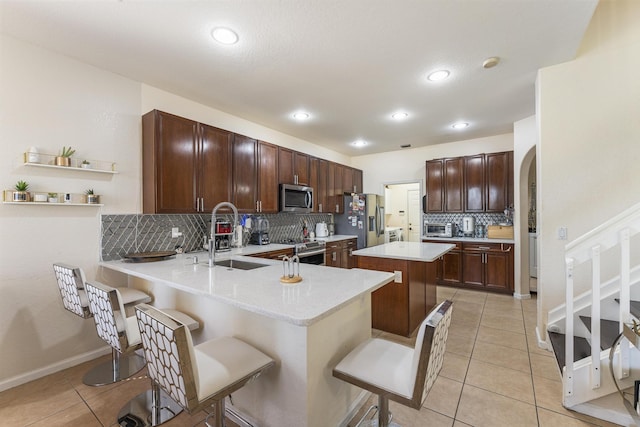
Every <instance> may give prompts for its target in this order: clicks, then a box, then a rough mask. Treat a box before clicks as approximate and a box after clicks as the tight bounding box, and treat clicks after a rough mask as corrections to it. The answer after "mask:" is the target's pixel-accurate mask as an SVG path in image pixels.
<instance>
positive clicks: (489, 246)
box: [462, 242, 513, 252]
mask: <svg viewBox="0 0 640 427" xmlns="http://www.w3.org/2000/svg"><path fill="white" fill-rule="evenodd" d="M512 247H513V245H511V244H508V243H480V242H478V243H467V242H465V243H464V244H463V245H462V248H463V250H465V251H485V252H510V251H511V248H512Z"/></svg>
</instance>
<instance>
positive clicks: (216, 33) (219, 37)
mask: <svg viewBox="0 0 640 427" xmlns="http://www.w3.org/2000/svg"><path fill="white" fill-rule="evenodd" d="M211 37H213V39H214V40H215V41H217V42H218V43H222V44H235V43H237V42H238V35H237V34H236V33H235V31H233V30H231V29H229V28H225V27H216V28H214V29H213V30H212V31H211Z"/></svg>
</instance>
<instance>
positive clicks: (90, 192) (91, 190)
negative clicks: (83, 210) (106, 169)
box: [84, 188, 93, 196]
mask: <svg viewBox="0 0 640 427" xmlns="http://www.w3.org/2000/svg"><path fill="white" fill-rule="evenodd" d="M84 194H86V195H87V196H93V188H90V189H88V190H87V191H85V192H84Z"/></svg>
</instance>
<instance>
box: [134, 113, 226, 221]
mask: <svg viewBox="0 0 640 427" xmlns="http://www.w3.org/2000/svg"><path fill="white" fill-rule="evenodd" d="M232 135H233V134H232V133H230V132H227V131H225V130H222V129H217V128H214V127H212V126H207V125H204V124H201V123H197V122H195V121H193V120H189V119H185V118H183V117H178V116H174V115H172V114H168V113H164V112H162V111H157V110H154V111H151V112H149V113H147V114H145V115H144V116H143V117H142V151H143V154H142V157H143V160H142V175H143V178H142V185H143V203H142V205H143V206H142V209H143V212H144V213H197V212H206V211H207V210H211V209H212V208H213V206H214V205H215V204H217V203H219V202H221V201H228V200H231V191H232V187H231V155H232V152H231V143H232Z"/></svg>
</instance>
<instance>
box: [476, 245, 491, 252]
mask: <svg viewBox="0 0 640 427" xmlns="http://www.w3.org/2000/svg"><path fill="white" fill-rule="evenodd" d="M478 249H482V250H483V251H488V250H490V249H491V248H490V247H489V246H478Z"/></svg>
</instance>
